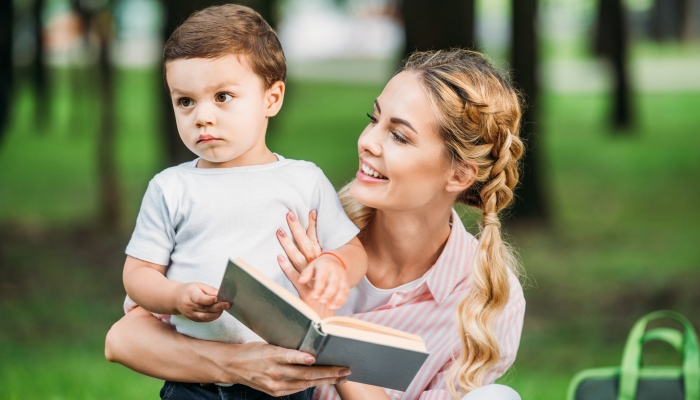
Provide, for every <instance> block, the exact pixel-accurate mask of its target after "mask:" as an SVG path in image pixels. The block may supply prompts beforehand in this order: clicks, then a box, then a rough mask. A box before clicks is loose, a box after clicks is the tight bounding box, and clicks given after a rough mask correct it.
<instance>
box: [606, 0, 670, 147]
mask: <svg viewBox="0 0 700 400" xmlns="http://www.w3.org/2000/svg"><path fill="white" fill-rule="evenodd" d="M664 1H666V0H664ZM597 22H598V23H597V26H596V32H595V52H596V54H598V55H599V56H602V57H604V58H606V59H608V60H609V61H610V63H611V64H612V70H613V80H614V82H615V87H614V89H613V105H612V107H613V108H612V112H611V122H612V125H613V127H615V128H616V130H615V132H619V133H622V132H624V133H628V134H629V133H631V132H632V130H630V129H627V128H629V127H631V126H632V125H633V118H632V114H633V113H632V98H631V94H630V91H631V89H630V78H629V67H628V62H627V60H628V54H627V53H628V52H627V19H626V17H625V9H624V5H623V3H622V0H598V21H597Z"/></svg>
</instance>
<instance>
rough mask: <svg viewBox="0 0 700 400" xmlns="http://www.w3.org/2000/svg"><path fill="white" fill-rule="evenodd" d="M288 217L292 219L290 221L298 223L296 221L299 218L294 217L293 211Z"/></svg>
mask: <svg viewBox="0 0 700 400" xmlns="http://www.w3.org/2000/svg"><path fill="white" fill-rule="evenodd" d="M288 215H289V219H290V220H292V221H296V220H297V216H296V215H294V212H293V211H290V212H289V214H288Z"/></svg>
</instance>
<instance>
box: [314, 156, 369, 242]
mask: <svg viewBox="0 0 700 400" xmlns="http://www.w3.org/2000/svg"><path fill="white" fill-rule="evenodd" d="M312 206H313V207H314V208H315V209H316V211H317V215H318V217H317V220H316V222H317V226H316V229H317V233H318V241H319V243H320V244H321V248H322V249H323V251H329V250H335V249H337V248H338V247H341V246H343V245H345V244H346V243H348V242H349V241H350V240H352V238H354V237H355V236H357V234H358V233H360V230H359V229H358V228H357V226H355V224H353V223H352V221H351V220H350V218H348V216H347V214H345V210H343V206H342V205H341V204H340V200H339V199H338V195H337V193H336V192H335V189H334V188H333V185H332V184H331V182H330V181H329V180H328V178H326V176H325V175H324V174H323V172H321V170H320V169H319V176H318V179H317V181H316V187H315V189H314V204H313V205H312Z"/></svg>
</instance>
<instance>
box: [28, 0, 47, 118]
mask: <svg viewBox="0 0 700 400" xmlns="http://www.w3.org/2000/svg"><path fill="white" fill-rule="evenodd" d="M44 3H45V1H44V0H34V4H33V6H32V14H33V17H34V37H35V38H36V53H35V55H34V66H33V68H32V72H33V75H34V76H33V79H32V81H33V83H34V92H35V93H36V98H37V99H40V98H48V97H49V96H50V95H49V93H48V91H49V85H48V82H47V71H46V62H45V60H44V53H45V51H44V34H43V33H44V32H43V31H44V23H43V22H44V21H43V18H42V13H43V11H44ZM39 104H41V102H39V101H36V102H35V106H34V121H35V122H37V123H38V124H39V126H40V127H44V125H45V123H46V121H47V117H48V114H47V112H46V109H45V108H44V107H40V106H39ZM39 132H43V129H39Z"/></svg>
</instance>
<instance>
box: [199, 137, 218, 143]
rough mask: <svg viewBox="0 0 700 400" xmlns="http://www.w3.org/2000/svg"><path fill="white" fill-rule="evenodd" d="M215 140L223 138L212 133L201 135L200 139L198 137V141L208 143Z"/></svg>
mask: <svg viewBox="0 0 700 400" xmlns="http://www.w3.org/2000/svg"><path fill="white" fill-rule="evenodd" d="M215 140H221V139H219V138H217V137H214V136H212V135H199V139H197V143H208V142H213V141H215Z"/></svg>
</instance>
